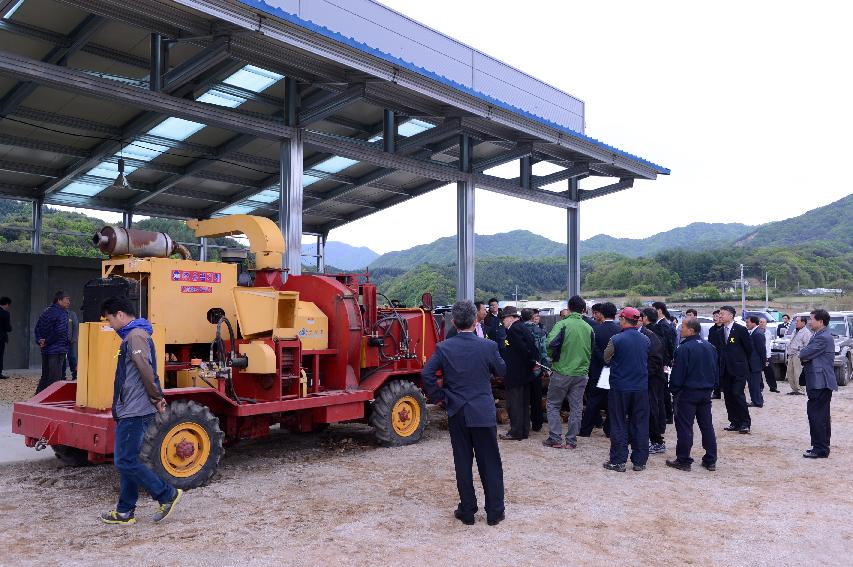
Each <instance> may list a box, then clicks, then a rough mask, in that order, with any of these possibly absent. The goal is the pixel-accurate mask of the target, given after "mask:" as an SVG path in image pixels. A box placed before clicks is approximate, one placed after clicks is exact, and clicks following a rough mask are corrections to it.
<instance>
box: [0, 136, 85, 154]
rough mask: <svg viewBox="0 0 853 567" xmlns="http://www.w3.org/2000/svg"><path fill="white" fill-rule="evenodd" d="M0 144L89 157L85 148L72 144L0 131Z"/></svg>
mask: <svg viewBox="0 0 853 567" xmlns="http://www.w3.org/2000/svg"><path fill="white" fill-rule="evenodd" d="M0 144H2V145H4V146H12V147H13V148H25V149H28V150H38V151H41V152H50V153H52V154H59V155H62V156H69V157H78V158H85V157H89V150H87V149H85V148H77V147H74V146H66V145H63V144H57V143H54V142H47V141H44V140H36V139H34V138H23V137H21V136H12V135H10V134H4V133H2V132H0Z"/></svg>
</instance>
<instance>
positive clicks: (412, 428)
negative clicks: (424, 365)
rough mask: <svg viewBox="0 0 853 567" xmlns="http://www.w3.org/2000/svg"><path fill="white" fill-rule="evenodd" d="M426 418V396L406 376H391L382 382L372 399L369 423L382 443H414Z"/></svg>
mask: <svg viewBox="0 0 853 567" xmlns="http://www.w3.org/2000/svg"><path fill="white" fill-rule="evenodd" d="M427 421H428V416H427V407H426V399H425V398H424V395H423V392H421V391H420V389H419V388H418V387H417V386H415V385H414V384H412V383H411V382H409V381H407V380H392V381H390V382H388V383H387V384H385V385H384V386H382V388H381V389H380V390H379V392H378V394H377V396H376V399H375V400H374V401H373V412H372V413H371V414H370V425H372V426H373V429H374V431H375V434H376V438H377V439H378V440H379V442H380V443H381V444H383V445H387V446H391V447H398V446H401V445H411V444H412V443H417V442H418V441H420V439H421V437H423V434H424V429H425V428H426V424H427Z"/></svg>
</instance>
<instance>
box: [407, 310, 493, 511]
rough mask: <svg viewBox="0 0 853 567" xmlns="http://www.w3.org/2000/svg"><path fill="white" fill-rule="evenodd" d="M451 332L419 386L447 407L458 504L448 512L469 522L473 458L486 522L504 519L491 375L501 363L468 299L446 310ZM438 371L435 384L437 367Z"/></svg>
mask: <svg viewBox="0 0 853 567" xmlns="http://www.w3.org/2000/svg"><path fill="white" fill-rule="evenodd" d="M451 313H452V317H453V326H454V327H456V328H457V330H458V331H459V332H458V334H457V335H456V337H455V338H453V339H452V340H449V341H443V342H441V343H439V344H438V345H437V346H436V349H435V352H434V353H433V355H432V357H430V359H429V361H428V362H427V363H426V366H424V368H423V371H422V372H421V377H422V378H423V382H424V390H425V391H426V393H427V395H428V396H429V398H430V400H431V401H433V402H434V403H443V404H444V405H445V407H446V408H447V427H448V430H449V431H450V445H451V447H452V448H453V463H454V465H455V467H456V487H457V489H458V490H459V505H458V506H457V508H456V511H455V512H454V516H456V518H457V519H458V520H460V521H461V522H462V523H464V524H466V525H473V524H474V514H475V513H476V512H477V496H476V494H475V493H474V475H473V473H472V467H473V461H474V458H475V456H476V459H477V469H478V471H479V472H480V480H481V481H482V483H483V492H484V493H485V496H486V518H487V521H488V523H489V525H495V524H497V523H498V522H500V521H501V520H503V519H504V483H503V467H502V464H501V454H500V449H499V448H498V439H497V421H496V419H495V400H494V397H492V383H491V378H492V375H496V376H503V375H504V374H505V373H506V364H505V363H504V361H503V359H502V358H501V357H500V354H498V347H497V345H496V344H495V343H494V342H493V341H489V340H486V339H482V338H480V337H478V336H477V335H476V334H475V332H474V325H475V323H474V321H475V317H476V315H475V310H474V306H473V305H472V304H471V302H470V301H457V302H456V303H455V304H454V305H453V309H452V311H451ZM439 371H441V373H442V385H441V388H439V387H438V377H437V373H438V372H439Z"/></svg>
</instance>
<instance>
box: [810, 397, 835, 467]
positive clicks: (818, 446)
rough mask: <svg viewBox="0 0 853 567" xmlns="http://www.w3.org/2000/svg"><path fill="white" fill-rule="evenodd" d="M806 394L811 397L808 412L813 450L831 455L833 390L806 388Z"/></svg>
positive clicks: (820, 453) (819, 453)
mask: <svg viewBox="0 0 853 567" xmlns="http://www.w3.org/2000/svg"><path fill="white" fill-rule="evenodd" d="M806 395H808V397H809V401H808V402H807V404H806V414H807V415H808V416H809V433H810V434H811V438H812V450H813V451H814V452H815V453H817V454H818V455H829V438H830V436H831V435H832V420H831V419H830V416H829V403H830V402H831V401H832V390H830V389H829V388H821V389H820V390H806Z"/></svg>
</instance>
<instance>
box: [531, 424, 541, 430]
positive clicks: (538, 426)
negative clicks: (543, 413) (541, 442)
mask: <svg viewBox="0 0 853 567" xmlns="http://www.w3.org/2000/svg"><path fill="white" fill-rule="evenodd" d="M530 431H542V426H541V425H534V426H533V427H531V428H530Z"/></svg>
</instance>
